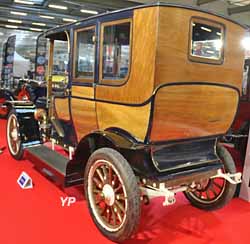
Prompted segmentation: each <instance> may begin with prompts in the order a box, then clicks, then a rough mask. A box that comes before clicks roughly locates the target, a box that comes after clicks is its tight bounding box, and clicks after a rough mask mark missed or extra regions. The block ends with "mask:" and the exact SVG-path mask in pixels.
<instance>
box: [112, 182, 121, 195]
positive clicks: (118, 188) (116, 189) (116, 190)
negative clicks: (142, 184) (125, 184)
mask: <svg viewBox="0 0 250 244" xmlns="http://www.w3.org/2000/svg"><path fill="white" fill-rule="evenodd" d="M121 189H122V184H121V183H120V184H119V186H118V187H117V188H115V189H114V191H115V193H116V192H118V191H120V190H121Z"/></svg>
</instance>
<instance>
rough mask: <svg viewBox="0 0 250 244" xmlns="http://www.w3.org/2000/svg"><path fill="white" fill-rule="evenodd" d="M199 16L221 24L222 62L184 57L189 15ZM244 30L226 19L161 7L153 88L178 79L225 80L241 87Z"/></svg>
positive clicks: (187, 44)
mask: <svg viewBox="0 0 250 244" xmlns="http://www.w3.org/2000/svg"><path fill="white" fill-rule="evenodd" d="M194 16H196V17H201V18H206V19H210V20H212V21H217V22H219V23H222V24H224V25H225V45H224V50H225V52H224V63H223V64H222V65H213V64H205V63H197V62H193V61H190V60H189V59H188V53H189V41H190V40H189V30H190V25H191V22H190V20H191V17H194ZM244 32H245V30H244V29H243V28H242V27H240V26H239V25H236V24H234V23H232V22H230V21H228V20H225V19H223V18H220V17H216V16H213V15H209V14H207V13H201V12H198V11H194V10H187V9H181V8H168V7H161V8H160V13H159V34H158V45H157V58H156V82H155V87H157V86H158V85H159V84H162V83H169V82H179V81H182V82H183V81H209V82H216V83H227V84H230V85H233V86H236V87H238V88H239V89H240V90H241V80H242V74H243V62H244V50H243V48H242V46H241V40H242V38H243V36H244Z"/></svg>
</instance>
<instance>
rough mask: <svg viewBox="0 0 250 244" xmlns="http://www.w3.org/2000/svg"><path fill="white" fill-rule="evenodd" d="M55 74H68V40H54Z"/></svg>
mask: <svg viewBox="0 0 250 244" xmlns="http://www.w3.org/2000/svg"><path fill="white" fill-rule="evenodd" d="M53 60H54V63H53V75H62V76H66V75H67V74H68V62H69V53H68V42H67V41H59V40H55V42H54V59H53Z"/></svg>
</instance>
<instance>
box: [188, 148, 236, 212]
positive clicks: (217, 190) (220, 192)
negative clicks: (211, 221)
mask: <svg viewBox="0 0 250 244" xmlns="http://www.w3.org/2000/svg"><path fill="white" fill-rule="evenodd" d="M217 154H218V156H219V158H220V159H221V162H222V163H223V168H222V169H221V170H222V172H223V173H231V174H234V173H236V168H235V164H234V161H233V159H232V157H231V155H230V153H229V152H228V151H227V149H226V148H225V147H223V146H222V145H218V146H217ZM235 191H236V185H234V184H231V183H230V182H228V181H226V180H225V179H224V178H210V179H203V180H201V181H200V182H199V183H198V184H197V186H196V189H195V190H194V191H189V192H185V193H184V194H185V196H186V197H187V199H188V200H189V201H190V203H191V204H192V205H194V206H195V207H197V208H201V209H205V210H214V209H219V208H222V207H224V206H225V205H226V204H227V203H228V202H229V201H230V200H231V199H232V198H233V196H234V194H235Z"/></svg>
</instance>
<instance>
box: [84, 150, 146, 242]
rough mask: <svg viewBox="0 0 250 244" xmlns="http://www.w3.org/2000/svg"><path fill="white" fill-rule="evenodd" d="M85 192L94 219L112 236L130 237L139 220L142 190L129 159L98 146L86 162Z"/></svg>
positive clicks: (98, 225)
mask: <svg viewBox="0 0 250 244" xmlns="http://www.w3.org/2000/svg"><path fill="white" fill-rule="evenodd" d="M84 179H85V180H84V185H85V194H86V198H87V200H88V207H89V209H90V213H91V216H92V219H93V221H94V222H95V224H96V226H97V227H98V228H99V230H100V231H101V232H102V233H103V234H104V235H105V236H106V237H107V238H109V239H110V240H112V241H115V242H121V241H124V240H126V239H128V238H130V237H131V235H132V234H133V233H134V232H135V231H136V229H137V226H138V224H139V220H140V209H141V203H140V190H139V186H138V183H137V180H136V177H135V175H134V172H133V170H132V169H131V167H130V165H129V164H128V162H127V161H126V159H125V158H124V157H123V156H122V155H121V154H120V153H119V152H117V151H115V150H114V149H111V148H102V149H98V150H96V151H95V152H94V153H93V154H92V155H91V157H90V158H89V161H88V163H87V166H86V169H85V176H84Z"/></svg>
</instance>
